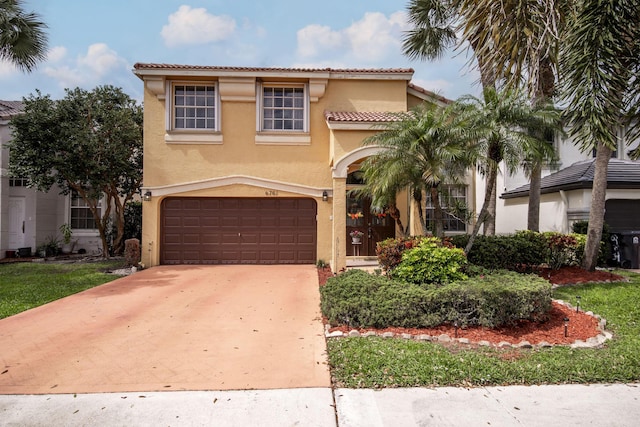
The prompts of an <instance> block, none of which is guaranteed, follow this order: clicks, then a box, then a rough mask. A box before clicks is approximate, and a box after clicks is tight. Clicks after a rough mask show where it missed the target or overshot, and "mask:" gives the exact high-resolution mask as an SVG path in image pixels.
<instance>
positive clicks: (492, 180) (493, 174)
mask: <svg viewBox="0 0 640 427" xmlns="http://www.w3.org/2000/svg"><path fill="white" fill-rule="evenodd" d="M497 175H498V165H492V166H491V167H490V169H489V173H488V174H487V187H489V186H492V187H495V186H496V178H497ZM490 203H491V193H490V192H488V191H485V193H484V202H483V203H482V209H480V214H478V219H477V220H476V223H475V224H474V225H473V231H471V235H470V236H469V241H468V242H467V246H465V248H464V253H465V255H468V254H469V251H470V250H471V248H472V247H473V242H474V241H475V239H476V236H477V235H478V231H480V226H481V225H482V224H483V223H484V221H485V219H486V217H487V212H488V210H489V204H490Z"/></svg>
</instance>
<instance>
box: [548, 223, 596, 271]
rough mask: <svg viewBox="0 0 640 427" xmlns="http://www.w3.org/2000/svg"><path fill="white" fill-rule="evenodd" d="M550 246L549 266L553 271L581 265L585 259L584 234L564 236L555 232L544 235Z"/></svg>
mask: <svg viewBox="0 0 640 427" xmlns="http://www.w3.org/2000/svg"><path fill="white" fill-rule="evenodd" d="M543 235H544V238H545V239H546V241H547V245H548V246H549V257H548V259H547V264H549V267H551V268H553V269H558V268H560V267H564V266H567V265H579V264H580V263H581V262H582V258H583V257H584V243H585V242H586V240H587V239H586V236H584V235H582V234H562V233H557V232H554V231H548V232H545V233H543Z"/></svg>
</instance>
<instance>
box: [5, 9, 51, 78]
mask: <svg viewBox="0 0 640 427" xmlns="http://www.w3.org/2000/svg"><path fill="white" fill-rule="evenodd" d="M21 3H22V2H21V1H20V0H0V59H2V60H6V61H9V62H11V63H13V64H14V65H15V66H16V67H18V69H20V70H21V71H23V72H27V73H28V72H31V71H33V69H34V68H35V66H36V64H37V63H38V62H39V61H42V60H43V59H45V57H46V53H47V35H46V33H45V31H44V29H45V28H46V27H47V26H46V25H45V24H44V23H43V22H42V21H40V18H39V16H38V15H37V14H35V13H32V12H31V13H26V12H25V11H24V10H23V8H22V4H21Z"/></svg>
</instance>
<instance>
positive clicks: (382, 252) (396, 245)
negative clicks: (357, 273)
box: [376, 236, 424, 274]
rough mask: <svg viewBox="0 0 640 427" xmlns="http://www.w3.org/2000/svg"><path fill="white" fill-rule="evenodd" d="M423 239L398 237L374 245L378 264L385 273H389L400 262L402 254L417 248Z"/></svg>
mask: <svg viewBox="0 0 640 427" xmlns="http://www.w3.org/2000/svg"><path fill="white" fill-rule="evenodd" d="M422 239H424V237H416V236H412V237H398V238H395V239H394V238H389V239H385V240H383V241H381V242H378V243H377V244H376V256H377V257H378V264H380V266H381V267H382V270H383V271H384V272H385V273H387V274H388V273H390V272H391V271H392V270H393V269H394V268H396V267H397V266H398V265H399V264H400V262H401V261H402V253H403V252H404V251H406V250H407V249H411V248H414V247H416V246H418V244H419V243H420V241H421V240H422Z"/></svg>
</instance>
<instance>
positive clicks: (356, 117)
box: [324, 111, 405, 122]
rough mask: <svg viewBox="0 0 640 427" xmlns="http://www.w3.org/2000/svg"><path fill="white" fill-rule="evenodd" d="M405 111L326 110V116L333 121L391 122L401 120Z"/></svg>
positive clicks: (326, 118)
mask: <svg viewBox="0 0 640 427" xmlns="http://www.w3.org/2000/svg"><path fill="white" fill-rule="evenodd" d="M401 114H405V113H404V112H390V111H325V112H324V118H325V120H327V121H332V122H390V121H397V120H400V117H399V115H401Z"/></svg>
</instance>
